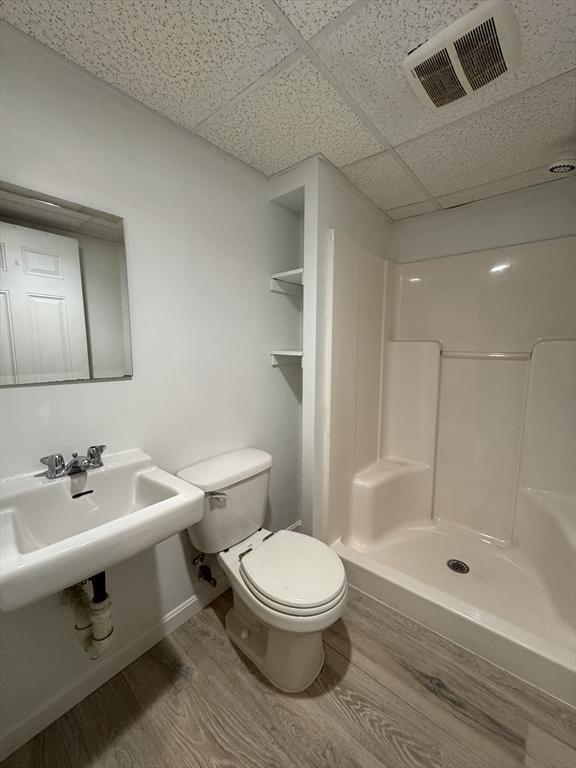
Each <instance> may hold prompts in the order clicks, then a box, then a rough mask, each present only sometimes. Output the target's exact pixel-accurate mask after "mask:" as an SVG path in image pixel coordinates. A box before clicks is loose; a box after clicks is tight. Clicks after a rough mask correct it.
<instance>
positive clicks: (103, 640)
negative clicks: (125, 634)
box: [62, 584, 114, 659]
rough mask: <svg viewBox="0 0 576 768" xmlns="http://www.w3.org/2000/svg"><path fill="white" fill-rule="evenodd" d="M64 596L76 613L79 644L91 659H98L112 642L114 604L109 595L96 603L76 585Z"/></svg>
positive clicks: (69, 588)
mask: <svg viewBox="0 0 576 768" xmlns="http://www.w3.org/2000/svg"><path fill="white" fill-rule="evenodd" d="M62 595H63V597H64V599H65V601H66V602H68V603H70V605H71V606H72V610H73V611H74V629H75V630H76V636H77V637H78V642H79V643H80V645H81V646H82V648H83V649H84V650H85V651H86V653H87V654H88V655H89V656H90V658H91V659H97V658H99V656H100V655H101V654H102V653H103V652H104V651H105V650H106V648H107V647H108V646H109V645H110V643H111V642H112V636H113V634H114V627H113V626H112V602H111V601H110V597H109V596H108V595H107V596H106V599H105V600H103V601H102V602H100V603H94V602H93V601H92V600H90V596H89V595H88V593H87V592H86V590H85V589H84V587H83V586H82V584H74V586H72V587H68V589H65V590H63V592H62Z"/></svg>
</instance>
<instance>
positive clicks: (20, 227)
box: [0, 182, 132, 386]
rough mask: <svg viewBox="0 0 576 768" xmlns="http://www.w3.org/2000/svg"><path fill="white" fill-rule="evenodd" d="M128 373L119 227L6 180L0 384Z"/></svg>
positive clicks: (0, 203)
mask: <svg viewBox="0 0 576 768" xmlns="http://www.w3.org/2000/svg"><path fill="white" fill-rule="evenodd" d="M131 375H132V353H131V344H130V317H129V311H128V284H127V274H126V251H125V247H124V224H123V219H122V218H120V217H119V216H113V215H111V214H109V213H104V212H102V211H97V210H94V209H92V208H86V207H85V206H82V205H77V204H75V203H70V202H67V201H65V200H60V199H58V198H55V197H51V196H49V195H45V194H43V193H41V192H33V191H31V190H29V189H23V188H22V187H16V186H14V185H12V184H7V183H5V182H0V385H2V386H14V385H21V384H38V383H44V382H58V381H72V380H79V381H82V380H90V379H119V378H129V377H130V376H131Z"/></svg>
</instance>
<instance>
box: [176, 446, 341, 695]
mask: <svg viewBox="0 0 576 768" xmlns="http://www.w3.org/2000/svg"><path fill="white" fill-rule="evenodd" d="M271 466H272V457H271V456H270V454H268V453H266V452H265V451H260V450H257V449H254V448H246V449H243V450H240V451H234V452H232V453H226V454H223V455H222V456H216V457H214V458H212V459H207V460H206V461H202V462H200V463H198V464H193V465H192V466H190V467H186V468H184V469H182V470H180V472H178V476H179V477H181V478H182V479H183V480H187V481H188V482H189V483H192V484H193V485H195V486H197V487H198V488H200V489H202V490H203V491H204V492H205V494H206V499H205V509H204V517H203V519H202V520H201V521H200V522H199V523H197V524H196V525H194V526H192V527H191V528H188V535H189V536H190V539H191V541H192V543H193V544H194V546H195V547H196V548H197V549H199V550H200V551H201V552H207V553H210V552H217V553H218V562H219V563H220V565H221V566H222V569H223V570H224V572H225V573H226V575H227V577H228V579H229V581H230V585H231V586H232V591H233V593H234V606H233V607H232V608H231V609H230V611H229V612H228V614H227V616H226V631H227V633H228V635H229V636H230V638H231V639H232V641H233V642H234V643H235V644H236V645H237V646H238V647H239V648H240V649H241V650H242V651H243V652H244V653H245V654H246V655H247V656H248V657H249V658H250V659H252V661H253V662H254V663H255V664H256V666H257V667H258V668H259V669H260V670H261V671H262V673H263V674H264V675H265V676H266V677H267V678H268V680H270V682H271V683H273V684H274V685H275V686H276V687H278V688H280V689H282V690H283V691H289V692H296V691H302V690H304V689H305V688H307V687H308V686H309V685H310V684H311V683H312V682H313V681H314V680H315V679H316V677H317V676H318V674H319V673H320V670H321V669H322V665H323V663H324V650H323V647H322V630H324V629H326V628H327V627H329V626H330V625H331V624H333V623H334V622H335V621H337V620H338V619H339V618H340V616H341V615H342V613H343V611H344V606H345V602H346V593H347V585H346V574H345V572H344V566H343V565H342V562H341V560H340V558H339V557H338V555H337V554H336V553H335V552H333V551H332V550H331V549H330V547H328V546H327V545H326V544H323V543H322V542H321V541H318V540H317V539H313V538H312V537H310V536H305V535H304V534H302V533H294V532H293V531H278V532H277V533H272V532H271V531H267V530H265V529H264V528H262V523H263V522H264V514H265V511H266V503H267V498H268V484H269V479H270V467H271Z"/></svg>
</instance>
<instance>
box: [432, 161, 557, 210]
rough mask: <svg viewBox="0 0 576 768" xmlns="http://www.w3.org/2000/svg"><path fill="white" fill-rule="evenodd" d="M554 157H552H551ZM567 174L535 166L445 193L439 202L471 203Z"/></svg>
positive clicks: (450, 205)
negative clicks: (503, 177) (484, 182)
mask: <svg viewBox="0 0 576 768" xmlns="http://www.w3.org/2000/svg"><path fill="white" fill-rule="evenodd" d="M551 159H552V158H551ZM563 178H567V177H566V176H556V177H555V176H553V175H552V174H551V173H550V172H549V170H548V166H547V165H545V166H542V167H540V168H534V169H533V170H531V171H525V172H524V173H516V174H515V175H514V176H507V177H506V178H505V179H499V180H498V181H490V182H488V183H487V184H480V185H479V186H477V187H471V188H469V189H463V190H461V191H460V192H452V194H449V195H443V196H442V197H439V198H438V202H439V203H440V205H441V206H442V207H443V208H453V207H454V206H455V205H463V204H464V203H471V202H473V201H474V200H483V199H484V198H486V197H493V196H494V195H502V194H504V192H513V191H514V190H516V189H523V188H524V187H533V186H534V185H536V184H548V183H551V182H554V181H560V180H561V179H563Z"/></svg>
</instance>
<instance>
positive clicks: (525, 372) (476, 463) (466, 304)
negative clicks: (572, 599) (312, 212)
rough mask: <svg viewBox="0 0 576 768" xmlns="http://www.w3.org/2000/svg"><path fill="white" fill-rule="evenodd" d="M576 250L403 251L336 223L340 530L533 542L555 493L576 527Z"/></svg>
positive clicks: (540, 245)
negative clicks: (414, 254)
mask: <svg viewBox="0 0 576 768" xmlns="http://www.w3.org/2000/svg"><path fill="white" fill-rule="evenodd" d="M575 248H576V241H575V238H573V237H567V238H558V239H554V240H548V241H541V242H537V243H529V244H522V245H515V246H511V247H505V248H497V249H491V250H486V251H481V252H477V253H473V254H462V255H457V256H447V257H442V258H438V259H431V260H426V261H419V262H418V261H417V262H411V263H408V264H396V265H395V264H392V263H390V262H386V261H385V260H382V259H379V258H378V257H376V256H374V255H373V254H370V253H368V252H366V251H364V250H363V249H361V248H359V247H358V246H357V245H356V244H355V243H353V242H352V241H350V240H349V239H348V238H345V237H344V236H342V235H339V234H338V233H334V246H333V270H334V274H333V297H332V356H331V393H330V436H331V437H330V471H329V476H328V487H329V489H330V490H329V504H330V516H329V520H330V524H329V527H328V536H327V538H328V539H329V540H334V539H336V538H338V537H340V536H341V537H342V539H343V541H344V542H345V543H347V544H349V545H351V546H353V547H355V548H357V549H364V548H370V547H372V546H375V545H377V543H378V540H379V539H381V538H382V537H385V536H386V535H387V534H389V533H391V532H392V531H394V530H398V529H401V528H402V527H403V526H407V525H409V526H413V525H418V524H420V523H424V524H426V523H427V524H430V522H431V520H433V521H434V522H437V523H440V524H444V525H457V526H460V527H462V528H464V529H466V530H468V531H470V532H474V533H477V534H481V535H482V536H483V537H489V538H491V539H493V540H495V541H500V542H505V543H507V542H510V541H511V540H512V539H513V538H516V539H518V538H523V539H524V541H523V549H526V547H529V546H532V547H535V546H537V542H538V540H540V541H541V542H542V537H540V538H539V537H538V536H536V535H535V531H536V527H537V522H536V521H537V520H539V519H544V516H539V515H538V513H537V512H534V510H535V509H537V508H538V505H541V504H543V503H546V504H548V505H549V506H550V505H552V506H553V507H554V514H555V515H556V518H557V519H558V523H557V525H558V529H559V530H558V540H559V542H561V541H566V536H565V535H564V534H562V531H561V530H560V529H562V528H564V532H565V531H566V527H567V526H568V527H570V526H572V528H573V527H574V520H573V517H574V498H575V488H574V471H573V467H574V466H575V465H576V450H575V440H576V438H575V434H576V424H575V407H574V391H575V388H576V371H575V368H576V363H575V361H574V354H575V353H574V349H575V344H574V342H570V339H574V338H575V336H576V306H575V303H576V297H575V293H574V285H575V281H576V250H575ZM558 340H560V341H558ZM552 527H553V526H552ZM549 528H550V526H549ZM549 533H550V535H552V536H553V535H554V532H553V531H549ZM530 542H531V543H530ZM552 544H553V543H551V542H548V543H547V544H546V546H547V547H548V546H552ZM542 546H544V544H542ZM556 548H557V547H556V545H554V546H553V551H555V550H556ZM538 559H540V558H538Z"/></svg>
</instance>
